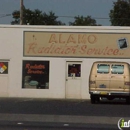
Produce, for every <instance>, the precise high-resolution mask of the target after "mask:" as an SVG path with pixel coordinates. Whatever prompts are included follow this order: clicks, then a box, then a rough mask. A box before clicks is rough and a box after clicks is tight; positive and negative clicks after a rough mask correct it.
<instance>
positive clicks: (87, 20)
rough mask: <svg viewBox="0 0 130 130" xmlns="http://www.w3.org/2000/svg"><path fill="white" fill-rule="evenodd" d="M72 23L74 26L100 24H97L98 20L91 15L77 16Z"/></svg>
mask: <svg viewBox="0 0 130 130" xmlns="http://www.w3.org/2000/svg"><path fill="white" fill-rule="evenodd" d="M69 24H70V25H73V26H100V25H97V24H96V20H95V19H92V18H91V16H87V17H83V16H78V17H75V21H74V22H70V23H69Z"/></svg>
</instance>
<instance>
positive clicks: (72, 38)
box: [67, 34, 76, 43]
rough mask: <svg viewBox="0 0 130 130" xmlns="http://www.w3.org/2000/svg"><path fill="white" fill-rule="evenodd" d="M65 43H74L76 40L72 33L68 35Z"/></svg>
mask: <svg viewBox="0 0 130 130" xmlns="http://www.w3.org/2000/svg"><path fill="white" fill-rule="evenodd" d="M67 43H76V40H75V38H74V35H73V34H71V35H70V36H69V38H68V40H67Z"/></svg>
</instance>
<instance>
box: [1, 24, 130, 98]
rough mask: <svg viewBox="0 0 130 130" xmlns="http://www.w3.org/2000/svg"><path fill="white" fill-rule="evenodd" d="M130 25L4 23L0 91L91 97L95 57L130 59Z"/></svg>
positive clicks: (9, 94)
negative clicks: (90, 78)
mask: <svg viewBox="0 0 130 130" xmlns="http://www.w3.org/2000/svg"><path fill="white" fill-rule="evenodd" d="M129 30H130V28H128V27H101V26H99V27H71V26H30V25H25V26H19V25H16V26H15V25H0V35H1V36H0V97H29V98H58V99H89V98H90V95H89V80H88V79H89V74H90V70H91V66H92V64H93V62H95V61H106V60H107V61H115V60H116V61H124V62H128V63H130V59H129V58H130V53H129V52H130V48H129V44H130V31H129Z"/></svg>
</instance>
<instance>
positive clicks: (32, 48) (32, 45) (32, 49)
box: [27, 43, 37, 53]
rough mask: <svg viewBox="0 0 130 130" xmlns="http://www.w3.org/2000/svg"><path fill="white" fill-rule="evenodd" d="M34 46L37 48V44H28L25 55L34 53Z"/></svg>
mask: <svg viewBox="0 0 130 130" xmlns="http://www.w3.org/2000/svg"><path fill="white" fill-rule="evenodd" d="M36 46H37V43H30V45H29V48H28V50H27V53H30V51H32V53H36V52H35V49H36Z"/></svg>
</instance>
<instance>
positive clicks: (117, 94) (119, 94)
mask: <svg viewBox="0 0 130 130" xmlns="http://www.w3.org/2000/svg"><path fill="white" fill-rule="evenodd" d="M89 94H91V95H97V96H101V97H109V96H114V97H128V96H130V92H113V91H109V92H108V91H90V92H89Z"/></svg>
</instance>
